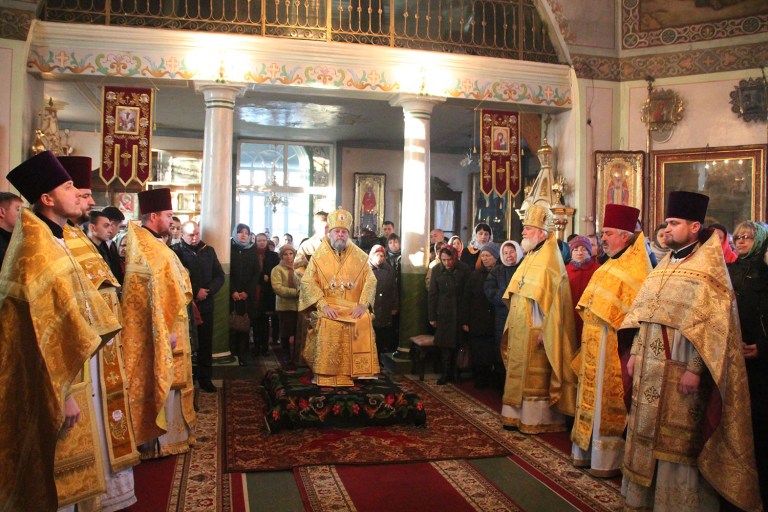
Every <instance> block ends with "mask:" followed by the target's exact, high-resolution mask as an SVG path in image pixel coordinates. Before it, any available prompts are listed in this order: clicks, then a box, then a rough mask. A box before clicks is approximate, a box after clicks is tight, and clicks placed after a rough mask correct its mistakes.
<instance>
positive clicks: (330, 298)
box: [298, 237, 379, 386]
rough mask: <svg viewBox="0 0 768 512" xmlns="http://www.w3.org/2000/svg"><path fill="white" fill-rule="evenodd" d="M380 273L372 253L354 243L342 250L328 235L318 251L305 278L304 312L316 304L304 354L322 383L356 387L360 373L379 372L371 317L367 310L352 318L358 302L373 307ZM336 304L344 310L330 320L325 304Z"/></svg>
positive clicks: (301, 298)
mask: <svg viewBox="0 0 768 512" xmlns="http://www.w3.org/2000/svg"><path fill="white" fill-rule="evenodd" d="M375 296H376V276H374V274H373V272H372V271H371V268H370V266H369V265H368V256H367V255H366V254H365V253H364V252H363V251H361V250H360V249H359V248H358V247H357V246H356V245H354V244H353V243H351V242H350V243H348V244H347V248H346V249H345V250H344V251H342V252H341V254H339V253H338V252H336V251H335V250H333V248H332V247H331V245H330V242H329V240H328V238H327V237H326V238H325V239H324V240H323V243H322V244H321V245H320V247H319V248H318V249H317V250H316V251H315V253H314V254H313V256H312V259H311V260H310V261H309V265H308V266H307V270H306V272H305V274H304V276H303V277H302V279H301V289H300V292H299V305H298V309H299V311H306V310H308V309H309V308H311V307H313V306H314V307H315V308H316V310H315V311H313V312H311V317H312V318H311V320H310V325H311V328H310V330H309V332H308V333H307V341H306V344H305V346H304V352H303V356H304V359H305V360H306V361H307V363H308V364H309V366H310V368H312V371H313V372H314V374H315V376H316V378H317V384H318V385H321V386H351V385H353V381H352V379H353V378H355V377H370V376H373V375H375V374H377V373H379V360H378V356H377V351H376V341H375V338H374V334H373V325H372V323H371V315H370V313H369V311H367V310H366V312H365V314H364V315H363V316H362V317H361V318H358V319H353V318H352V317H351V312H352V309H354V308H355V306H357V305H358V304H361V305H363V306H365V307H366V308H371V307H373V302H374V300H375ZM328 304H330V305H332V306H334V307H335V308H337V309H338V310H339V311H340V315H339V317H338V318H337V319H330V318H326V317H324V316H323V315H322V313H321V311H322V308H323V307H324V306H326V305H328Z"/></svg>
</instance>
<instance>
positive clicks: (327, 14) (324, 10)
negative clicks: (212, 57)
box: [42, 0, 558, 62]
mask: <svg viewBox="0 0 768 512" xmlns="http://www.w3.org/2000/svg"><path fill="white" fill-rule="evenodd" d="M42 18H43V19H44V20H46V21H56V22H65V23H67V22H69V23H91V24H99V25H119V26H132V27H157V28H171V29H181V30H196V31H208V32H227V33H233V34H251V35H261V36H268V37H284V38H296V39H311V40H319V41H340V42H348V43H360V44H372V45H382V46H391V47H395V48H411V49H420V50H432V51H439V52H447V53H460V54H470V55H485V56H491V57H501V58H507V59H518V60H529V61H537V62H558V58H557V53H556V51H555V49H554V47H553V46H552V43H551V41H550V38H549V35H548V33H547V27H546V25H545V24H544V23H542V21H541V18H540V16H539V13H538V12H537V11H536V7H535V5H534V3H533V0H44V2H43V11H42Z"/></svg>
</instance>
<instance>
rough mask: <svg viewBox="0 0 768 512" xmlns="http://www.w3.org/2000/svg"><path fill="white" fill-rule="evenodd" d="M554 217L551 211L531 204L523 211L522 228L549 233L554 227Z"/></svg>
mask: <svg viewBox="0 0 768 512" xmlns="http://www.w3.org/2000/svg"><path fill="white" fill-rule="evenodd" d="M554 220H555V216H554V215H553V214H552V210H550V209H549V208H547V207H546V206H543V205H540V204H532V205H531V206H529V207H528V208H527V209H526V210H525V214H524V216H523V226H531V227H534V228H539V229H543V230H544V231H551V230H552V228H553V226H554Z"/></svg>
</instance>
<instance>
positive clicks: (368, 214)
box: [353, 172, 387, 236]
mask: <svg viewBox="0 0 768 512" xmlns="http://www.w3.org/2000/svg"><path fill="white" fill-rule="evenodd" d="M386 179H387V176H386V175H385V174H363V173H359V172H356V173H355V208H354V211H353V215H354V216H355V226H354V234H355V235H356V236H359V235H360V233H361V232H362V231H363V230H364V229H368V230H370V231H372V232H374V233H375V234H377V235H378V234H379V231H380V230H381V224H382V223H383V222H384V190H385V188H384V185H385V183H386Z"/></svg>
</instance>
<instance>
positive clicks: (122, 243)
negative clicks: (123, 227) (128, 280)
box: [114, 231, 128, 275]
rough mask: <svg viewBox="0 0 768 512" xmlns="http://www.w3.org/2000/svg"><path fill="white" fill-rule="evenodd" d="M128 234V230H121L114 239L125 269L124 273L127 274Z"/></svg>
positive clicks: (118, 255)
mask: <svg viewBox="0 0 768 512" xmlns="http://www.w3.org/2000/svg"><path fill="white" fill-rule="evenodd" d="M126 235H128V231H121V232H120V233H118V234H117V236H116V237H115V241H114V243H115V244H117V257H118V258H120V268H121V269H122V271H123V275H125V247H126V243H127V242H128V239H127V238H126Z"/></svg>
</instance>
